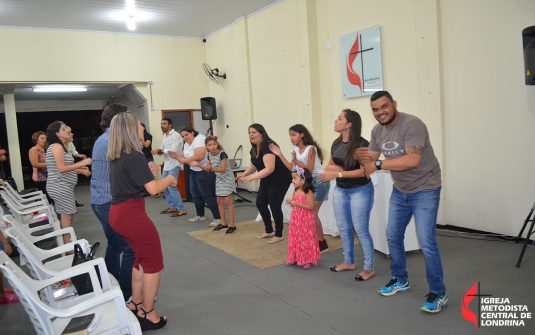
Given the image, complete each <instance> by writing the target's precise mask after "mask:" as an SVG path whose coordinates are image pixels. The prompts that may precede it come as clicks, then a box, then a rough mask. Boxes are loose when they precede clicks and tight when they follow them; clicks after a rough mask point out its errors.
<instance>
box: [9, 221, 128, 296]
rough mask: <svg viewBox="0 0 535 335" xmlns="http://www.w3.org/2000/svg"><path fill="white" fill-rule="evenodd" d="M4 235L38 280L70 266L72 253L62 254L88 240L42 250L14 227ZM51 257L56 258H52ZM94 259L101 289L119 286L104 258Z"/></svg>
mask: <svg viewBox="0 0 535 335" xmlns="http://www.w3.org/2000/svg"><path fill="white" fill-rule="evenodd" d="M6 235H7V236H9V237H10V238H11V239H12V241H13V243H14V244H15V246H16V247H17V248H18V249H19V252H20V254H21V256H22V257H21V263H23V262H22V259H24V261H25V263H26V264H27V266H28V268H29V269H30V272H31V274H32V276H33V277H34V278H35V279H40V280H42V279H47V278H50V277H53V276H57V275H59V274H61V273H62V272H63V271H65V270H66V269H69V268H70V267H71V266H72V259H73V255H65V256H62V255H63V254H64V253H65V252H68V251H73V250H74V245H75V244H76V243H80V244H84V243H85V244H86V245H89V242H87V241H86V240H83V239H82V240H78V241H76V242H70V243H67V244H64V245H61V246H58V247H56V248H52V249H50V250H44V249H40V248H38V247H36V246H35V245H34V244H33V243H32V242H31V241H30V240H28V238H27V237H26V236H25V235H24V234H21V233H20V232H19V231H18V230H17V229H16V228H14V227H11V228H8V229H6ZM58 256H60V257H58ZM53 257H56V258H54V259H52V258H53ZM49 259H50V260H49ZM96 260H97V261H98V262H99V263H102V269H100V270H99V271H100V273H101V279H102V287H103V289H104V290H108V289H110V288H111V287H119V282H118V281H117V279H115V277H113V275H111V274H110V273H108V270H107V268H106V263H105V262H104V258H102V257H100V258H97V259H96Z"/></svg>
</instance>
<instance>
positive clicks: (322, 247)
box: [319, 240, 329, 252]
mask: <svg viewBox="0 0 535 335" xmlns="http://www.w3.org/2000/svg"><path fill="white" fill-rule="evenodd" d="M319 243H320V252H325V251H328V250H329V246H328V245H327V241H326V240H323V241H319Z"/></svg>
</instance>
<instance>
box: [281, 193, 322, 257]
mask: <svg viewBox="0 0 535 335" xmlns="http://www.w3.org/2000/svg"><path fill="white" fill-rule="evenodd" d="M293 200H294V201H297V202H300V203H303V204H306V203H307V199H306V194H305V193H301V194H300V195H298V196H296V195H295V192H294V195H293ZM318 259H320V249H319V244H318V236H317V235H316V223H315V221H314V211H309V210H307V209H304V208H301V207H298V206H294V207H293V209H292V214H291V215H290V229H289V232H288V260H287V262H288V263H294V262H297V265H298V266H303V265H305V264H314V265H318Z"/></svg>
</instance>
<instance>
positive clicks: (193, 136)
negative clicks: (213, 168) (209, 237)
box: [169, 127, 221, 227]
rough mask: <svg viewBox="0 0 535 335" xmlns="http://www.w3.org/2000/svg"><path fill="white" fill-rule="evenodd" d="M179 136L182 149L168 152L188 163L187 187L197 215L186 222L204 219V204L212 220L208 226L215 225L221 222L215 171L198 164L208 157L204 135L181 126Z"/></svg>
mask: <svg viewBox="0 0 535 335" xmlns="http://www.w3.org/2000/svg"><path fill="white" fill-rule="evenodd" d="M180 136H182V139H183V140H184V150H183V151H182V152H181V153H180V154H177V153H171V152H170V153H169V155H170V156H171V157H173V158H176V159H177V160H178V161H179V162H180V163H182V164H189V166H190V174H189V187H190V192H191V196H192V198H193V203H194V204H195V210H196V212H197V215H196V216H194V217H192V218H189V219H188V222H201V221H206V217H205V216H204V204H205V203H206V205H207V206H208V208H209V209H210V211H211V212H212V215H213V217H214V221H212V222H211V223H210V224H209V225H208V226H209V227H217V225H219V224H220V223H221V216H220V214H219V208H218V207H217V197H216V195H215V173H214V172H208V171H204V170H203V169H201V168H200V167H199V164H201V165H203V166H206V165H207V164H208V162H209V161H208V158H207V155H206V144H205V143H204V141H205V140H206V137H205V136H204V135H200V134H199V132H198V131H196V130H195V129H193V128H192V127H183V128H182V129H180Z"/></svg>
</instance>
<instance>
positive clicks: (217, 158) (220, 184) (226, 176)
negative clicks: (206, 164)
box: [208, 151, 236, 197]
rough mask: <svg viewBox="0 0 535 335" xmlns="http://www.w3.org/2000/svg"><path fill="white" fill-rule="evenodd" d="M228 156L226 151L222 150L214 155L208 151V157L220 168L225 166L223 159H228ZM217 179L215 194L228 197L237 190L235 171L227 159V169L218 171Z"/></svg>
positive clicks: (214, 165)
mask: <svg viewBox="0 0 535 335" xmlns="http://www.w3.org/2000/svg"><path fill="white" fill-rule="evenodd" d="M227 158H228V156H227V154H226V153H225V152H224V151H220V152H219V153H218V154H216V155H212V154H211V153H210V152H208V159H209V160H210V163H211V164H212V167H214V168H217V169H220V168H221V167H223V165H222V163H221V160H223V159H227ZM215 175H216V179H215V195H216V196H218V197H226V196H229V195H231V194H232V192H235V191H236V183H235V182H234V172H232V168H231V167H230V164H229V163H228V160H227V171H225V172H216V173H215Z"/></svg>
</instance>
